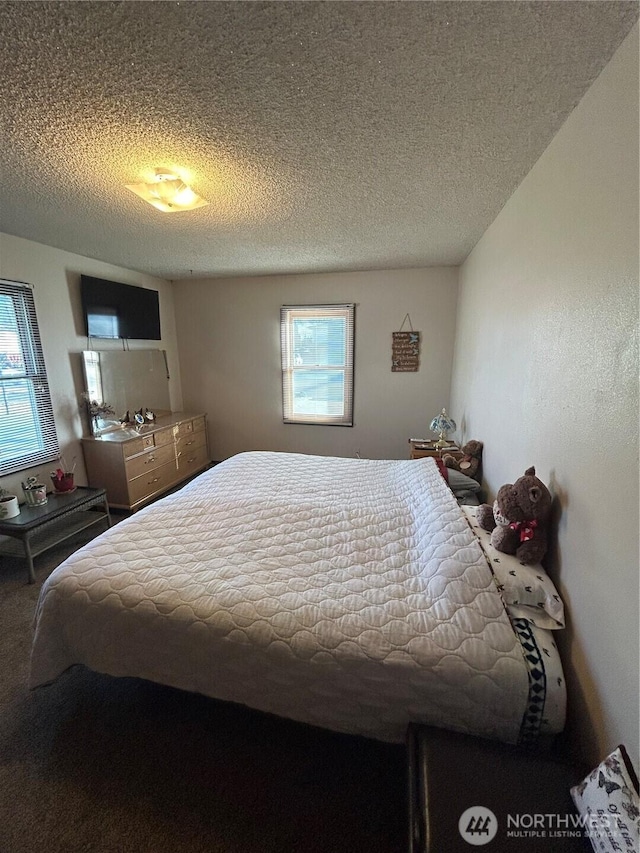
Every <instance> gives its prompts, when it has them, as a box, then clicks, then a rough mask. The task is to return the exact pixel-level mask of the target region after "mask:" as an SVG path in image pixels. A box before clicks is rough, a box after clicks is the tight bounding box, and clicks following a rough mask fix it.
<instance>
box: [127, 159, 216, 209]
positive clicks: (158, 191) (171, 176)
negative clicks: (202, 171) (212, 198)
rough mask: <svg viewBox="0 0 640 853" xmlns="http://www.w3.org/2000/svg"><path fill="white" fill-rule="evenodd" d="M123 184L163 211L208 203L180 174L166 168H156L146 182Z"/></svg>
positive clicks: (190, 207)
mask: <svg viewBox="0 0 640 853" xmlns="http://www.w3.org/2000/svg"><path fill="white" fill-rule="evenodd" d="M125 186H126V188H127V189H128V190H131V192H133V193H135V194H136V195H138V196H140V198H143V199H144V200H145V201H148V202H149V204H152V205H153V206H154V207H155V208H157V209H158V210H161V211H162V212H163V213H177V212H178V211H179V210H195V209H196V208H197V207H204V205H205V204H209V202H208V201H205V200H204V199H203V198H201V197H200V196H199V195H197V194H196V193H195V192H194V191H193V190H192V189H191V187H189V186H187V184H185V182H184V181H183V180H182V178H181V177H180V175H176V174H175V172H171V171H169V170H168V169H156V170H155V175H154V177H153V178H152V179H151V180H150V181H149V182H148V183H143V184H125Z"/></svg>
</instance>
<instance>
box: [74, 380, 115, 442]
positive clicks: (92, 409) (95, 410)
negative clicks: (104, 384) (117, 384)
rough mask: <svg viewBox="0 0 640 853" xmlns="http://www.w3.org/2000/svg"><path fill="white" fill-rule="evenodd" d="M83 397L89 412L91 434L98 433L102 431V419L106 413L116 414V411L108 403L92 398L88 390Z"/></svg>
mask: <svg viewBox="0 0 640 853" xmlns="http://www.w3.org/2000/svg"><path fill="white" fill-rule="evenodd" d="M82 399H83V400H84V402H85V405H86V407H87V412H88V413H89V425H90V427H91V434H92V435H97V434H98V433H99V432H100V423H99V421H100V419H101V418H104V416H105V415H114V414H115V412H114V411H113V409H112V408H111V406H110V405H108V403H99V402H98V401H97V400H92V399H91V397H90V396H89V394H88V392H87V391H85V392H84V394H83V395H82Z"/></svg>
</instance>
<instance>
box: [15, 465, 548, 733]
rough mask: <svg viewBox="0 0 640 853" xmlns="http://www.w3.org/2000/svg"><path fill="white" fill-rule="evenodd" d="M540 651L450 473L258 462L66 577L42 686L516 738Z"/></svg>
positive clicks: (46, 646)
mask: <svg viewBox="0 0 640 853" xmlns="http://www.w3.org/2000/svg"><path fill="white" fill-rule="evenodd" d="M525 655H526V650H525V648H524V647H523V644H522V638H521V635H520V632H519V631H518V630H515V629H514V626H513V625H512V623H511V621H510V619H509V616H508V615H507V612H506V610H505V606H504V603H503V600H502V598H501V595H500V593H499V591H498V589H497V586H496V583H495V582H494V579H493V576H492V572H491V569H490V567H489V565H488V564H487V561H486V559H485V557H484V555H483V552H482V549H481V547H480V544H479V541H478V539H477V538H476V537H475V535H474V534H473V532H472V530H471V528H470V526H469V524H468V523H467V522H466V520H465V517H464V515H463V513H462V511H461V509H460V507H459V506H458V504H457V502H456V500H455V498H454V496H453V494H452V493H451V491H450V490H449V488H448V487H447V485H446V483H445V482H444V480H443V479H442V477H441V476H440V474H439V472H438V469H437V467H436V465H435V463H434V461H433V459H430V458H425V459H421V460H407V461H389V460H365V459H340V458H332V457H315V456H308V455H303V454H287V453H270V452H252V453H242V454H239V455H237V456H234V457H232V458H231V459H229V460H227V461H225V462H223V463H221V464H219V465H217V466H215V467H214V468H212V469H211V470H209V471H207V472H205V473H204V474H202V475H200V476H199V477H197V478H196V479H195V480H193V481H191V482H190V483H189V484H188V485H187V486H185V487H184V488H182V489H181V490H180V491H179V492H177V493H175V494H172V495H170V496H167V497H165V498H164V499H162V500H160V501H158V502H156V503H154V504H152V505H151V506H149V507H147V508H145V509H143V510H141V511H140V512H138V513H136V514H134V515H132V516H130V517H129V518H127V519H125V520H123V521H121V522H120V523H119V524H117V525H115V526H114V527H112V528H110V529H109V530H108V531H106V532H105V533H103V534H101V535H100V536H99V537H98V538H96V539H94V540H93V541H91V542H90V543H89V544H87V545H85V546H84V547H83V548H81V549H80V550H79V551H77V552H76V553H74V554H73V555H72V556H71V557H69V558H68V559H67V560H66V561H65V562H64V563H63V564H61V565H60V566H59V567H58V568H57V569H56V570H55V571H54V572H53V573H52V574H51V575H50V577H49V578H48V579H47V581H46V582H45V584H44V585H43V588H42V591H41V594H40V598H39V602H38V606H37V611H36V618H35V636H34V642H33V649H32V661H31V686H32V687H37V686H41V685H44V684H47V683H49V682H51V681H53V680H54V679H56V678H57V677H58V676H59V675H60V674H61V673H62V672H64V671H65V670H67V669H68V668H69V667H71V666H74V665H78V664H81V665H84V666H86V667H89V668H90V669H92V670H95V671H97V672H100V673H105V674H109V675H112V676H135V677H140V678H144V679H149V680H151V681H155V682H159V683H161V684H166V685H170V686H173V687H177V688H180V689H183V690H188V691H195V692H199V693H202V694H205V695H207V696H211V697H215V698H217V699H222V700H228V701H232V702H237V703H242V704H244V705H248V706H250V707H252V708H255V709H258V710H261V711H266V712H269V713H273V714H277V715H280V716H283V717H287V718H290V719H294V720H299V721H302V722H304V723H309V724H312V725H317V726H322V727H325V728H329V729H333V730H336V731H341V732H348V733H351V734H358V735H364V736H367V737H372V738H377V739H380V740H387V741H396V742H400V741H402V740H403V739H404V736H405V730H406V726H407V724H408V723H409V722H422V723H427V724H429V725H435V726H441V727H445V728H450V729H454V730H457V731H462V732H467V733H471V734H477V735H482V736H486V737H492V738H497V739H499V740H502V741H505V742H509V743H515V742H518V741H519V740H521V739H522V737H523V731H525V729H526V728H527V726H526V725H525V722H524V721H525V720H526V712H527V709H528V704H529V698H530V684H531V682H530V664H528V663H527V660H526V657H525ZM558 665H559V662H558ZM558 701H560V700H558ZM554 725H555V726H556V727H557V726H560V725H561V723H560V722H559V721H557V722H556V723H553V722H552V723H551V728H553V727H554ZM528 728H529V730H530V729H531V726H529V727H528ZM529 735H530V731H529ZM529 735H528V736H529Z"/></svg>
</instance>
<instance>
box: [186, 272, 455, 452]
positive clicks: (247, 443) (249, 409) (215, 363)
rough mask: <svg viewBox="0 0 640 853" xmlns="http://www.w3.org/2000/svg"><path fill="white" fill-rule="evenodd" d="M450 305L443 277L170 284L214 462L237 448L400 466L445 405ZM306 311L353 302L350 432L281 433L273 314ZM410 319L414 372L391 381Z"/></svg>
mask: <svg viewBox="0 0 640 853" xmlns="http://www.w3.org/2000/svg"><path fill="white" fill-rule="evenodd" d="M456 298H457V270H456V269H454V268H451V267H444V268H434V269H428V270H396V271H386V272H356V273H340V274H330V275H289V276H268V277H257V278H233V279H225V280H221V279H213V280H206V281H204V280H203V281H193V282H191V281H186V282H185V281H180V282H177V283H176V284H175V306H176V325H177V329H178V340H179V342H180V364H181V368H182V388H183V394H184V403H185V406H186V408H188V409H197V410H199V409H205V410H206V412H207V413H208V423H209V438H210V446H211V452H212V456H213V458H214V459H224V458H226V457H228V456H230V455H232V454H234V453H237V452H239V451H243V450H283V451H291V452H302V453H317V454H322V455H335V456H352V455H354V454H355V452H356V451H360V453H361V455H362V456H365V457H370V458H406V457H407V453H408V445H407V440H408V439H409V438H410V437H416V436H418V437H421V436H423V435H425V434H426V435H429V432H428V424H429V422H430V420H431V418H433V417H434V416H435V415H436V414H437V413H438V412H439V411H440V409H441V408H442V407H443V406H448V404H449V385H450V378H451V363H452V357H453V334H454V326H455V311H456ZM314 302H316V303H342V302H355V303H356V320H355V324H356V328H355V340H356V351H355V396H354V427H353V428H350V427H337V426H315V425H313V426H310V425H304V426H303V425H294V424H286V425H285V424H283V423H282V392H281V362H280V306H281V305H286V304H297V303H305V304H306V303H314ZM407 312H408V313H409V314H410V315H411V321H412V324H413V327H414V328H415V329H417V330H419V331H421V332H422V336H423V338H422V354H421V367H420V370H419V371H418V372H417V373H392V372H391V333H392V332H393V331H398V330H399V328H400V326H401V324H402V321H403V319H404V316H405V314H406V313H407ZM406 328H408V327H406V326H405V329H406ZM452 414H453V416H454V417H455V414H456V413H455V411H454V412H452Z"/></svg>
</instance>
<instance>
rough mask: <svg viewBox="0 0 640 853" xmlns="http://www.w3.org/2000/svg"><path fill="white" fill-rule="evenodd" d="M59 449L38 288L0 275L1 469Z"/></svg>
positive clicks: (8, 470)
mask: <svg viewBox="0 0 640 853" xmlns="http://www.w3.org/2000/svg"><path fill="white" fill-rule="evenodd" d="M59 454H60V450H59V448H58V438H57V436H56V428H55V423H54V420H53V410H52V408H51V397H50V396H49V384H48V382H47V373H46V370H45V366H44V357H43V355H42V344H41V343H40V333H39V331H38V322H37V320H36V308H35V302H34V300H33V293H32V292H31V288H30V287H29V286H28V285H26V284H22V283H21V282H16V281H5V280H4V279H0V474H9V473H11V472H12V471H20V470H22V469H24V468H29V467H31V466H32V465H38V464H39V463H40V462H50V461H51V460H52V459H57V458H58V456H59Z"/></svg>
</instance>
